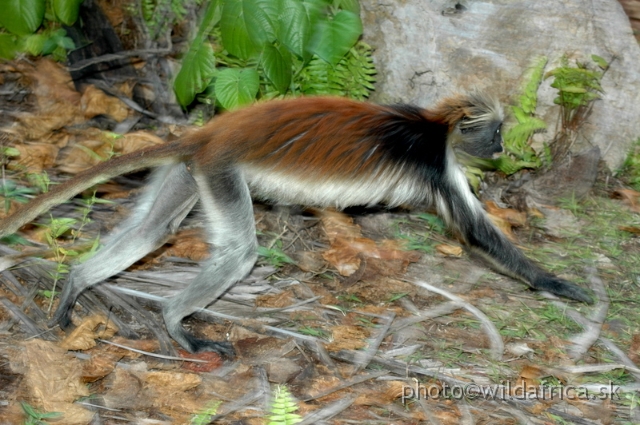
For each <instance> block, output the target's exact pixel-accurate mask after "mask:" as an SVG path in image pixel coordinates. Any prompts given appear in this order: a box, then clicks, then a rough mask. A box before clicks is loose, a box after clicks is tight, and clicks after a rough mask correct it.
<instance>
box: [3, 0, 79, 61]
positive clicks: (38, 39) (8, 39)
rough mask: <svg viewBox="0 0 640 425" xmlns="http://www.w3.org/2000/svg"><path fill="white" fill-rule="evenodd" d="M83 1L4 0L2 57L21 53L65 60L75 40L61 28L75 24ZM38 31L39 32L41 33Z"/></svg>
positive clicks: (10, 57) (11, 57) (9, 57)
mask: <svg viewBox="0 0 640 425" xmlns="http://www.w3.org/2000/svg"><path fill="white" fill-rule="evenodd" d="M81 3H82V0H5V1H4V2H3V4H2V13H0V58H4V59H13V58H14V57H15V56H16V55H17V54H18V53H20V52H26V53H29V54H31V55H49V54H50V55H53V57H54V58H55V59H56V60H64V59H65V58H66V51H67V50H70V49H73V48H74V44H73V41H72V40H71V39H70V38H69V37H67V36H66V34H67V33H66V31H65V30H64V29H62V28H60V26H61V25H73V23H74V22H75V21H76V20H77V19H78V14H79V11H80V4H81ZM38 31H39V32H38Z"/></svg>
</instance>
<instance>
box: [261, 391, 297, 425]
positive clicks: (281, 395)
mask: <svg viewBox="0 0 640 425" xmlns="http://www.w3.org/2000/svg"><path fill="white" fill-rule="evenodd" d="M296 410H298V402H297V401H296V399H295V398H294V397H293V396H292V395H291V393H290V392H289V390H288V389H287V387H285V386H284V385H278V386H277V387H276V388H275V390H274V391H273V402H272V403H271V408H270V409H269V413H270V414H269V417H268V420H269V422H267V424H268V425H293V424H297V423H298V422H301V421H302V417H301V416H300V415H298V414H297V413H294V412H295V411H296Z"/></svg>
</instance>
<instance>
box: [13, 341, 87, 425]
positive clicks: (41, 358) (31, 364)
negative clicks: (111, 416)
mask: <svg viewBox="0 0 640 425" xmlns="http://www.w3.org/2000/svg"><path fill="white" fill-rule="evenodd" d="M24 347H25V349H26V350H25V356H24V357H23V358H22V359H21V360H22V362H23V365H24V366H25V369H26V370H27V372H26V373H25V380H24V385H25V386H26V393H27V394H29V398H30V400H29V403H30V404H31V405H33V406H34V407H36V408H37V409H42V410H44V411H46V412H60V413H62V414H63V415H64V416H63V417H62V418H61V419H59V421H58V422H59V423H64V424H65V425H75V424H88V423H89V422H90V421H91V418H92V417H93V412H90V411H88V410H86V409H85V408H83V407H81V406H79V405H77V404H74V401H76V400H77V399H79V398H81V397H87V396H88V395H89V390H88V388H87V386H86V385H85V383H84V382H83V381H82V379H81V374H82V364H81V362H80V360H78V359H77V358H75V357H73V356H71V355H67V353H66V350H65V349H63V348H61V347H58V346H56V345H55V344H54V343H52V342H49V341H43V340H39V339H34V340H31V341H28V342H26V343H24Z"/></svg>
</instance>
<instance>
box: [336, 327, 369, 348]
mask: <svg viewBox="0 0 640 425" xmlns="http://www.w3.org/2000/svg"><path fill="white" fill-rule="evenodd" d="M331 336H332V338H331V342H329V343H328V344H325V347H326V349H327V350H329V351H340V350H359V349H361V348H364V347H366V345H367V342H366V339H367V338H369V333H368V332H367V331H366V330H365V329H364V328H363V327H361V326H351V325H338V326H334V327H332V328H331Z"/></svg>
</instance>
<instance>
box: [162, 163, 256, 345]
mask: <svg viewBox="0 0 640 425" xmlns="http://www.w3.org/2000/svg"><path fill="white" fill-rule="evenodd" d="M194 175H195V178H196V181H197V182H198V186H199V188H200V202H201V205H202V209H203V211H204V213H205V214H206V218H207V222H208V227H209V243H210V244H211V245H212V252H211V258H210V259H209V260H208V261H207V262H206V263H205V264H204V266H203V268H202V271H201V272H200V274H199V275H198V276H197V277H196V278H195V279H194V280H193V281H192V282H191V283H190V284H189V286H188V287H187V288H186V289H185V290H183V291H182V292H181V293H179V294H178V295H176V296H175V297H173V298H171V299H170V300H168V301H167V303H166V304H165V306H164V309H163V314H164V321H165V324H166V326H167V331H168V332H169V335H171V337H172V338H173V339H175V340H176V341H177V342H178V343H179V344H180V345H181V346H183V347H184V348H185V349H187V350H188V351H190V352H197V351H215V352H218V353H221V354H224V355H227V356H231V355H233V347H232V346H231V344H229V343H227V342H217V341H209V340H205V339H199V338H196V337H194V336H193V335H191V334H190V333H188V332H187V331H185V329H184V328H183V327H182V324H181V322H182V319H183V318H184V317H186V316H189V315H191V314H193V313H195V312H196V311H197V310H198V309H200V308H204V307H206V306H207V305H208V304H210V303H212V302H213V301H215V300H216V299H218V298H219V297H220V296H221V295H222V294H224V293H225V292H226V291H227V289H229V287H231V286H232V285H233V284H234V283H236V282H237V281H239V280H241V279H243V278H245V277H246V276H247V275H248V274H249V272H250V271H251V269H252V268H253V265H254V264H255V261H256V259H257V250H256V246H257V239H256V232H255V223H254V218H253V205H252V202H251V197H250V195H249V188H248V186H247V183H246V182H245V180H244V178H243V177H242V175H241V173H240V172H239V171H238V170H235V169H228V170H221V171H218V172H216V173H215V174H214V175H210V176H205V175H200V174H198V173H197V172H196V173H195V174H194Z"/></svg>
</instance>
